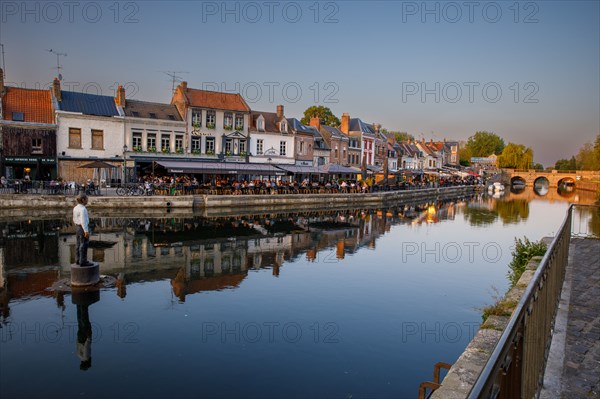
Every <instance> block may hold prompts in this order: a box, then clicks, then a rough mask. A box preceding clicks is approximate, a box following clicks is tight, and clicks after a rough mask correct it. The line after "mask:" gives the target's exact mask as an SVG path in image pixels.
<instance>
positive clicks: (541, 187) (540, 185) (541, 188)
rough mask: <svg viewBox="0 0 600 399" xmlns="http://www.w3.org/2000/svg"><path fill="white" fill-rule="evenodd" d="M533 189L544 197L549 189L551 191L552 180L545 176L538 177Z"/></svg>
mask: <svg viewBox="0 0 600 399" xmlns="http://www.w3.org/2000/svg"><path fill="white" fill-rule="evenodd" d="M533 191H534V192H535V193H536V194H537V195H539V196H542V197H543V196H544V195H546V194H548V191H550V182H549V181H548V179H547V178H545V177H544V176H542V177H538V178H537V179H536V180H535V182H533Z"/></svg>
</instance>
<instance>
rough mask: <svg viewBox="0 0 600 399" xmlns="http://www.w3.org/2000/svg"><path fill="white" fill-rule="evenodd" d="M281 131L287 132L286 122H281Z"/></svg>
mask: <svg viewBox="0 0 600 399" xmlns="http://www.w3.org/2000/svg"><path fill="white" fill-rule="evenodd" d="M281 133H287V122H285V121H282V122H281Z"/></svg>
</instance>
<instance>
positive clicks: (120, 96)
mask: <svg viewBox="0 0 600 399" xmlns="http://www.w3.org/2000/svg"><path fill="white" fill-rule="evenodd" d="M115 102H116V103H117V105H120V106H121V107H123V108H125V88H124V87H123V86H119V87H118V88H117V97H115Z"/></svg>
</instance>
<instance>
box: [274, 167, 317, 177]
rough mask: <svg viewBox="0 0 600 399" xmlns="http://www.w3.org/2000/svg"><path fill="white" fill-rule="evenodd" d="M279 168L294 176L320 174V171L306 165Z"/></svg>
mask: <svg viewBox="0 0 600 399" xmlns="http://www.w3.org/2000/svg"><path fill="white" fill-rule="evenodd" d="M277 168H279V169H281V170H283V171H285V172H289V173H293V174H306V175H317V174H320V173H321V172H319V169H318V168H316V167H314V166H304V165H277Z"/></svg>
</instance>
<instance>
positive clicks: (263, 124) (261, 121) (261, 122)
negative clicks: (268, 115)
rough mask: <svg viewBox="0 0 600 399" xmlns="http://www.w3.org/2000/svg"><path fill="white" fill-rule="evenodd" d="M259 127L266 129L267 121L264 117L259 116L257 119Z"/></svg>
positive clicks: (259, 128)
mask: <svg viewBox="0 0 600 399" xmlns="http://www.w3.org/2000/svg"><path fill="white" fill-rule="evenodd" d="M257 128H258V130H265V121H264V120H263V119H262V117H260V118H258V120H257Z"/></svg>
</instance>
